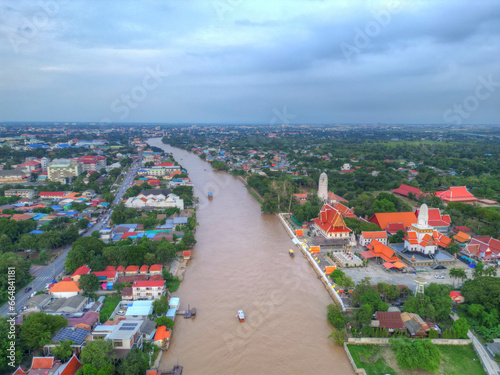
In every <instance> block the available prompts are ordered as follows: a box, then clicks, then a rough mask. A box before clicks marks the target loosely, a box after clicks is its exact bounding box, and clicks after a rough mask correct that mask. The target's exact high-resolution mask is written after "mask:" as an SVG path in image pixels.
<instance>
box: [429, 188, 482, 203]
mask: <svg viewBox="0 0 500 375" xmlns="http://www.w3.org/2000/svg"><path fill="white" fill-rule="evenodd" d="M436 196H437V197H439V198H441V199H442V200H443V201H445V202H447V203H449V202H462V203H474V202H476V201H477V199H476V197H474V196H473V195H472V194H471V193H469V191H468V190H467V187H466V186H452V187H450V188H449V189H448V190H446V191H438V192H436Z"/></svg>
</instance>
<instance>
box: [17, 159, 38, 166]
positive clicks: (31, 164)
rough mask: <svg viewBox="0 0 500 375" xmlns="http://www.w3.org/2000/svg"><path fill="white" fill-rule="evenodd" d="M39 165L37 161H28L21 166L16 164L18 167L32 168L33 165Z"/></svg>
mask: <svg viewBox="0 0 500 375" xmlns="http://www.w3.org/2000/svg"><path fill="white" fill-rule="evenodd" d="M38 164H41V163H40V162H39V161H36V160H30V161H27V162H26V163H23V164H18V166H19V167H34V166H35V165H38Z"/></svg>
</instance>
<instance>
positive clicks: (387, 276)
mask: <svg viewBox="0 0 500 375" xmlns="http://www.w3.org/2000/svg"><path fill="white" fill-rule="evenodd" d="M456 267H457V268H463V269H464V270H465V272H466V273H467V277H469V278H471V277H472V269H470V268H468V267H467V265H465V264H464V263H462V262H457V264H456ZM342 271H344V272H345V274H346V275H348V276H350V277H352V279H353V281H354V282H355V283H359V282H360V281H361V280H363V279H364V278H365V277H369V278H370V282H371V283H372V284H377V283H380V282H386V283H389V284H394V285H406V286H407V287H408V288H410V289H411V290H415V288H416V286H417V284H416V283H415V278H416V277H423V278H425V279H426V280H427V281H428V282H429V283H437V284H451V285H455V286H458V285H459V284H460V283H461V282H462V281H461V280H459V279H452V278H450V277H449V271H448V269H444V270H430V271H427V272H417V274H415V273H413V272H412V273H410V272H408V273H402V272H399V271H389V270H386V269H385V267H384V266H382V265H381V264H377V263H376V262H374V261H369V262H368V265H367V266H366V267H361V268H343V269H342ZM437 275H439V276H441V277H440V278H437V277H436V276H437Z"/></svg>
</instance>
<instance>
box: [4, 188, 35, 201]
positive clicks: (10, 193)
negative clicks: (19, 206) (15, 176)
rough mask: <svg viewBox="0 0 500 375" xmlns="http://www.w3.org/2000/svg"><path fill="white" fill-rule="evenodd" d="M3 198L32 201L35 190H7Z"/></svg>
mask: <svg viewBox="0 0 500 375" xmlns="http://www.w3.org/2000/svg"><path fill="white" fill-rule="evenodd" d="M4 194H5V196H6V197H7V198H8V197H16V196H17V197H21V198H28V199H33V198H34V197H35V190H33V189H7V190H5V192H4Z"/></svg>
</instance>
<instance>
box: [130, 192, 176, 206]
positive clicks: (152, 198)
mask: <svg viewBox="0 0 500 375" xmlns="http://www.w3.org/2000/svg"><path fill="white" fill-rule="evenodd" d="M125 207H129V208H143V207H161V208H168V207H177V208H179V209H181V210H183V209H184V200H183V199H180V198H179V196H178V195H175V194H168V195H167V196H165V195H163V194H158V195H153V194H149V195H144V194H142V193H140V194H139V195H138V196H136V197H132V198H129V199H127V200H126V201H125Z"/></svg>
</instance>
